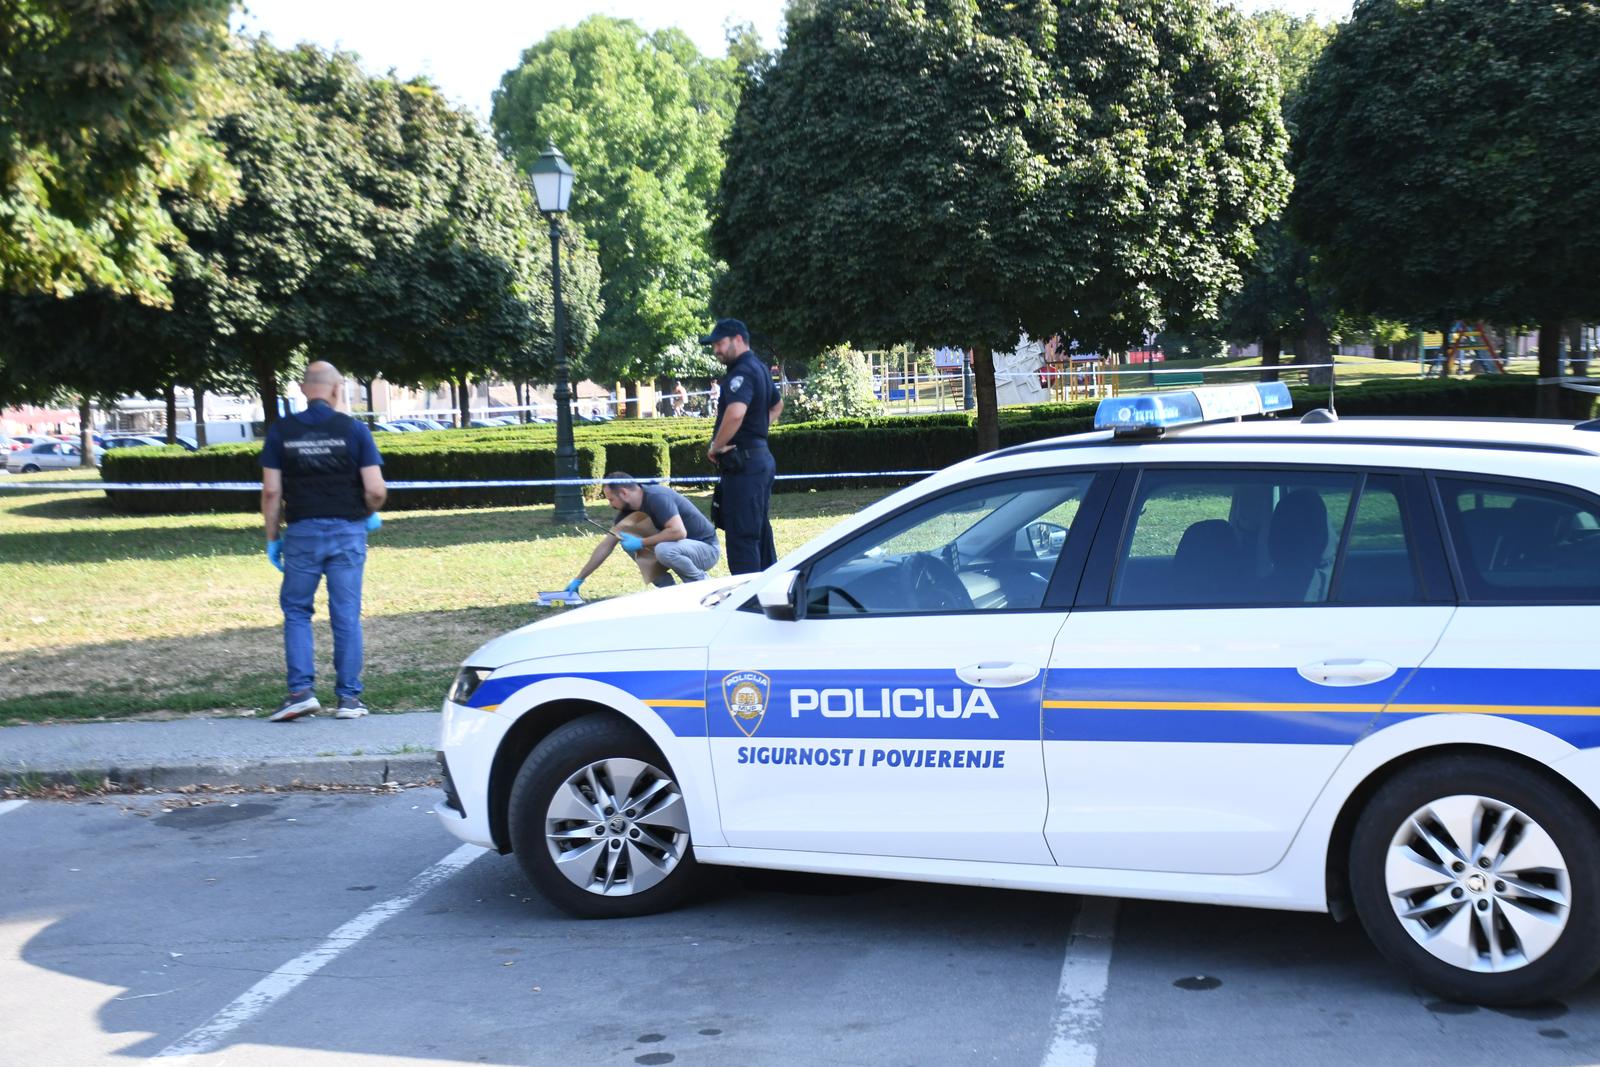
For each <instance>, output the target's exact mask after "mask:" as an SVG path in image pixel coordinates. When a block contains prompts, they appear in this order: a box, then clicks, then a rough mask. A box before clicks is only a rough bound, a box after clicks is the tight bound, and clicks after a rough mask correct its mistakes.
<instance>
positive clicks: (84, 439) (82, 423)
mask: <svg viewBox="0 0 1600 1067" xmlns="http://www.w3.org/2000/svg"><path fill="white" fill-rule="evenodd" d="M93 418H94V416H93V414H92V413H91V412H90V411H89V398H88V397H86V396H80V397H78V451H79V457H78V466H80V467H87V468H89V469H90V470H93V469H94V422H93V421H92V420H93Z"/></svg>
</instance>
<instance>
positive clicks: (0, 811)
mask: <svg viewBox="0 0 1600 1067" xmlns="http://www.w3.org/2000/svg"><path fill="white" fill-rule="evenodd" d="M26 803H27V801H26V800H0V815H4V814H5V813H6V812H8V811H16V810H17V809H18V808H20V807H22V805H24V804H26Z"/></svg>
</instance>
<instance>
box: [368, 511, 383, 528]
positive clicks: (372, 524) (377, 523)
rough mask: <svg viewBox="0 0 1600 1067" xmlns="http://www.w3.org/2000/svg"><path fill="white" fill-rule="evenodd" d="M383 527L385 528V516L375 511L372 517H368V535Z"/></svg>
mask: <svg viewBox="0 0 1600 1067" xmlns="http://www.w3.org/2000/svg"><path fill="white" fill-rule="evenodd" d="M382 527H383V516H382V515H379V514H378V513H377V512H376V511H374V512H373V513H372V514H371V515H368V516H367V532H368V533H371V532H372V531H373V530H377V529H381V528H382Z"/></svg>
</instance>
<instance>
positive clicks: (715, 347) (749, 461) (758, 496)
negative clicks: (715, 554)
mask: <svg viewBox="0 0 1600 1067" xmlns="http://www.w3.org/2000/svg"><path fill="white" fill-rule="evenodd" d="M700 343H701V344H703V345H710V346H711V350H712V351H713V352H714V353H716V356H717V359H719V360H721V361H722V364H723V365H724V366H725V367H727V368H728V370H727V373H726V374H724V375H723V376H722V382H721V390H722V393H721V398H720V400H721V402H720V403H719V404H718V405H717V423H716V431H715V432H714V433H713V434H712V436H711V444H710V446H709V447H707V448H706V458H707V459H709V460H710V461H711V462H712V463H714V464H716V465H717V468H718V470H719V471H720V472H721V478H720V484H719V485H718V487H717V491H718V494H719V500H718V506H717V508H716V509H715V510H716V511H718V512H719V514H720V518H721V526H722V530H723V539H724V540H725V541H726V542H727V546H728V571H729V572H730V573H732V574H749V573H752V572H754V571H761V570H766V569H767V568H768V567H770V566H772V565H773V564H774V563H776V562H777V560H778V550H777V548H776V547H775V546H774V545H773V542H772V523H771V522H770V521H769V520H768V518H767V505H768V504H769V503H770V502H771V500H772V480H773V477H774V476H775V475H776V474H777V473H778V468H777V464H776V463H774V462H773V459H772V452H771V451H770V450H769V449H768V448H767V428H768V427H769V426H770V425H771V424H772V423H774V422H777V421H778V416H779V414H781V413H782V412H783V397H782V395H781V394H779V392H778V390H777V387H776V386H774V385H773V384H772V377H771V376H770V375H769V374H768V373H767V365H766V364H765V363H763V362H762V361H761V360H760V359H759V358H758V357H757V356H756V354H755V353H754V352H752V351H751V350H750V331H749V330H747V329H746V328H745V325H744V323H742V322H740V321H739V320H738V319H722V320H720V321H719V322H718V323H717V324H716V326H715V327H713V328H712V330H711V332H710V333H709V334H707V335H706V336H705V337H702V338H700Z"/></svg>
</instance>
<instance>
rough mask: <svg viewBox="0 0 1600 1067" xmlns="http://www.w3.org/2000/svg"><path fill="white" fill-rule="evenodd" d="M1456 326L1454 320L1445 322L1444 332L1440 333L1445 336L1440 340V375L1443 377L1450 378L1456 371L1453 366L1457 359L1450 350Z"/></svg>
mask: <svg viewBox="0 0 1600 1067" xmlns="http://www.w3.org/2000/svg"><path fill="white" fill-rule="evenodd" d="M1455 328H1456V324H1455V323H1454V322H1447V323H1445V324H1444V333H1442V334H1441V335H1440V336H1441V337H1442V338H1443V340H1441V341H1440V342H1439V377H1441V378H1449V377H1451V376H1452V375H1454V374H1455V372H1456V371H1455V367H1454V366H1453V364H1454V363H1455V359H1454V357H1453V356H1452V355H1451V350H1450V334H1451V332H1452V331H1453V330H1454V329H1455Z"/></svg>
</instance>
